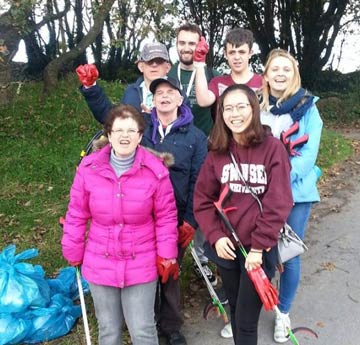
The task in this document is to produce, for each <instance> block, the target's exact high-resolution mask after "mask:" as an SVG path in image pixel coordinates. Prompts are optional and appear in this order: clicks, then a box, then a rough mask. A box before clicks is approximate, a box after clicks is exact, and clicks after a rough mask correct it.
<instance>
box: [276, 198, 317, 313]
mask: <svg viewBox="0 0 360 345" xmlns="http://www.w3.org/2000/svg"><path fill="white" fill-rule="evenodd" d="M311 206H312V203H311V202H301V203H295V205H294V206H293V208H292V210H291V212H290V215H289V217H288V219H287V222H288V224H289V225H290V226H291V227H292V229H293V230H294V231H295V232H296V233H297V235H298V236H299V237H300V238H301V239H304V236H305V230H306V225H307V223H308V220H309V217H310V212H311ZM300 273H301V260H300V256H296V257H295V258H292V259H290V260H289V261H287V262H285V264H284V272H283V273H282V274H281V276H280V291H279V309H280V311H281V312H282V313H288V312H289V311H290V308H291V304H292V302H293V301H294V299H295V295H296V291H297V288H298V286H299V282H300Z"/></svg>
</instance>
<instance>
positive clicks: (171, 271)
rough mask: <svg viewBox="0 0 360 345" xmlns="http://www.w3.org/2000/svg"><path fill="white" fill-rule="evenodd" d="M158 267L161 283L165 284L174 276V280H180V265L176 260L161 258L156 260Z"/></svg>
mask: <svg viewBox="0 0 360 345" xmlns="http://www.w3.org/2000/svg"><path fill="white" fill-rule="evenodd" d="M156 265H157V269H158V273H159V276H160V277H161V282H162V283H163V284H164V283H166V282H167V281H168V279H169V277H170V276H172V277H173V279H174V280H176V279H178V278H179V265H178V263H177V262H176V259H164V258H162V257H161V256H158V257H157V258H156Z"/></svg>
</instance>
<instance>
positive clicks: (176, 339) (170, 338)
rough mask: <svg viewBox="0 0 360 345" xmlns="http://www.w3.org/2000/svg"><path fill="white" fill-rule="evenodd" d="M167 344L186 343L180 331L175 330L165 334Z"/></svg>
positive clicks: (180, 344)
mask: <svg viewBox="0 0 360 345" xmlns="http://www.w3.org/2000/svg"><path fill="white" fill-rule="evenodd" d="M166 339H167V343H168V345H187V342H186V339H185V337H184V336H183V335H182V334H181V333H180V331H175V332H173V333H170V334H167V335H166Z"/></svg>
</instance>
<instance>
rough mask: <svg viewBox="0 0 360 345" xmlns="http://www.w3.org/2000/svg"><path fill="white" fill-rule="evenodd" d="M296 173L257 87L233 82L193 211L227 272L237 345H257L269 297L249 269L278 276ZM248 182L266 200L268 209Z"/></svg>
mask: <svg viewBox="0 0 360 345" xmlns="http://www.w3.org/2000/svg"><path fill="white" fill-rule="evenodd" d="M231 154H232V155H233V156H234V162H233V160H232V158H231ZM237 169H238V170H239V171H240V173H241V175H242V177H243V179H244V181H243V180H242V178H241V176H240V174H239V172H238V170H237ZM289 174H290V164H289V159H288V156H287V153H286V150H285V148H284V146H283V145H282V143H281V142H280V141H279V140H277V139H276V138H274V137H272V135H271V133H270V129H269V128H268V127H264V126H262V125H261V123H260V106H259V101H258V99H257V96H256V94H255V92H254V91H252V90H251V89H250V88H249V87H247V86H245V85H240V84H236V85H232V86H230V87H228V88H227V89H226V90H225V91H224V93H223V94H222V95H221V96H220V98H219V103H218V116H217V118H216V122H215V126H214V128H213V130H212V132H211V134H210V138H209V153H208V155H207V157H206V160H205V162H204V164H203V166H202V168H201V170H200V173H199V177H198V179H197V182H196V186H195V194H194V214H195V218H196V220H197V222H198V224H199V227H200V229H201V230H202V231H203V233H204V236H205V238H206V239H207V241H208V244H209V247H210V250H211V249H212V253H213V257H212V258H211V259H212V260H214V261H215V262H216V264H217V266H218V269H219V272H220V275H221V278H222V282H223V286H224V288H225V292H226V295H227V297H228V300H229V304H230V316H231V327H232V332H233V337H234V342H235V344H236V345H256V344H257V328H258V321H259V315H260V311H261V307H262V302H261V300H260V298H259V296H258V294H257V292H256V290H255V287H254V285H253V283H252V281H251V280H250V278H249V276H248V274H247V271H249V270H253V269H256V268H258V267H259V266H262V268H263V269H264V271H265V273H266V275H267V276H268V278H269V279H271V278H272V277H273V276H274V274H275V265H276V262H277V250H276V246H277V240H278V233H279V229H280V228H281V227H282V226H283V224H284V223H285V220H286V218H287V216H288V214H289V212H290V210H291V207H292V195H291V189H290V177H289V176H290V175H289ZM225 185H228V186H229V188H230V190H231V191H232V194H231V195H230V198H229V199H228V200H227V201H226V202H225V204H224V205H223V207H224V208H230V207H234V209H232V210H231V211H229V212H228V213H226V214H227V217H228V218H229V221H230V223H231V225H232V226H233V228H234V229H235V232H236V234H237V236H238V237H239V239H240V241H241V243H242V244H243V246H244V247H245V249H246V252H247V257H246V259H245V258H244V256H243V255H242V254H241V253H240V251H239V250H238V248H236V243H235V242H234V240H233V237H232V235H231V233H230V232H229V231H228V230H227V228H226V226H225V224H224V223H223V221H222V219H221V217H220V215H219V213H217V212H216V209H215V206H214V202H216V201H218V200H219V196H220V193H221V192H222V191H223V189H224V186H225ZM249 188H251V189H252V191H253V192H254V193H256V195H257V196H258V198H260V200H261V202H262V206H263V211H262V212H261V210H260V208H259V205H258V203H257V201H256V199H255V198H254V197H253V196H252V194H251V193H250V190H249Z"/></svg>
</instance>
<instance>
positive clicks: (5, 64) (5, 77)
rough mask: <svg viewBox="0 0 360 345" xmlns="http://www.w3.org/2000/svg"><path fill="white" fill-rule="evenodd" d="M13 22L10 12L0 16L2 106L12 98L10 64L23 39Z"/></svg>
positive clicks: (0, 94)
mask: <svg viewBox="0 0 360 345" xmlns="http://www.w3.org/2000/svg"><path fill="white" fill-rule="evenodd" d="M11 20H12V19H11V15H10V13H9V12H5V13H4V14H2V15H1V16H0V106H1V105H5V104H8V103H10V101H11V98H12V94H11V92H10V83H11V65H10V63H11V60H12V58H13V57H14V55H15V54H16V52H17V50H18V46H19V42H20V39H21V37H20V35H19V34H18V31H17V30H16V29H15V28H14V26H13V25H12V24H11Z"/></svg>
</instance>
